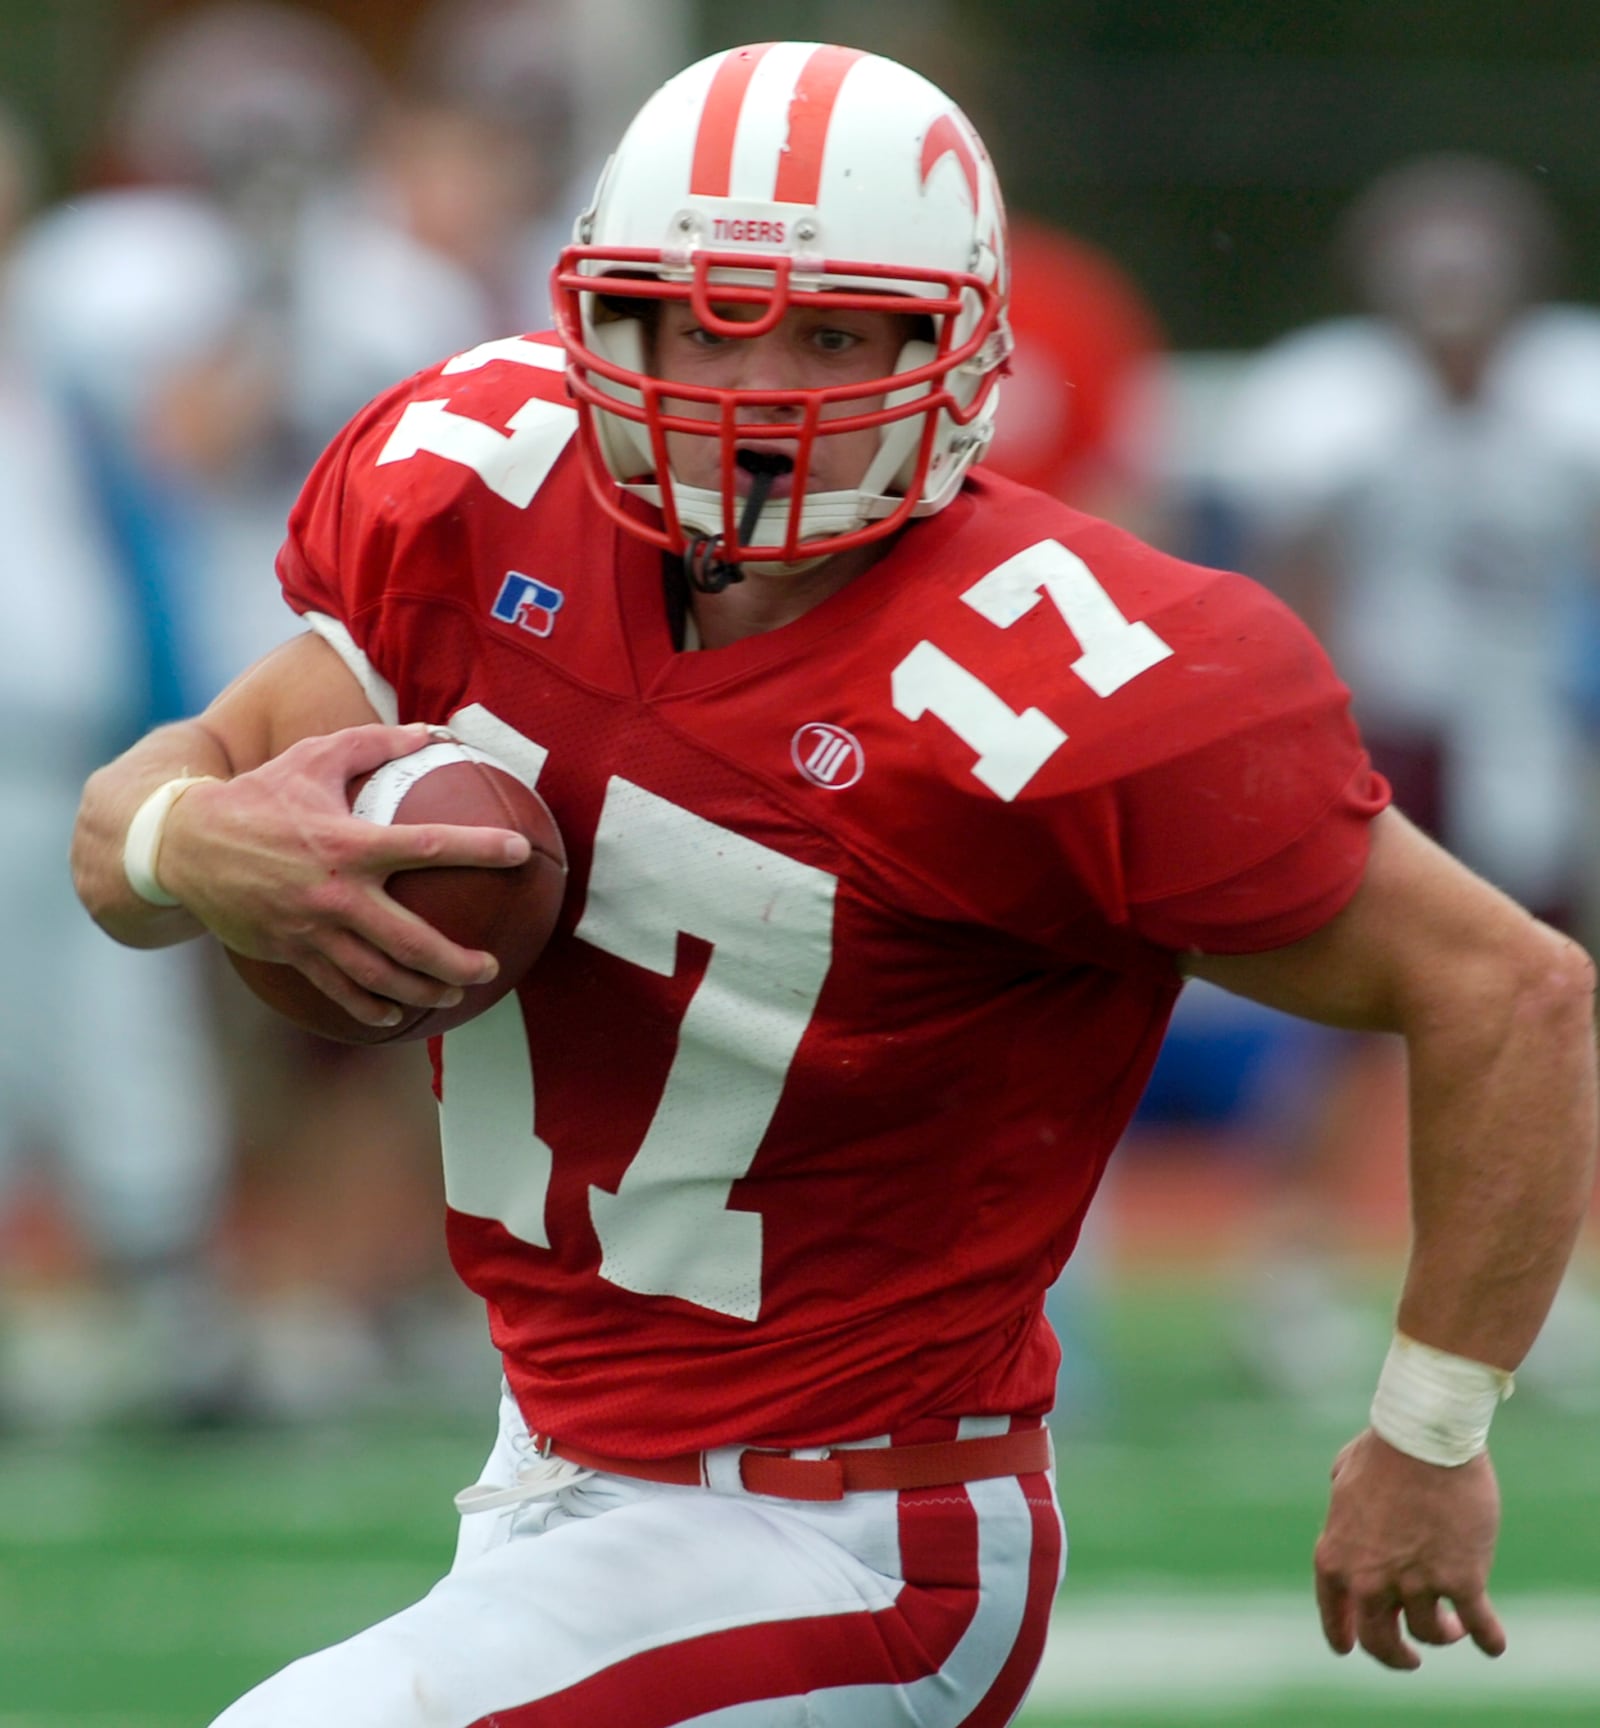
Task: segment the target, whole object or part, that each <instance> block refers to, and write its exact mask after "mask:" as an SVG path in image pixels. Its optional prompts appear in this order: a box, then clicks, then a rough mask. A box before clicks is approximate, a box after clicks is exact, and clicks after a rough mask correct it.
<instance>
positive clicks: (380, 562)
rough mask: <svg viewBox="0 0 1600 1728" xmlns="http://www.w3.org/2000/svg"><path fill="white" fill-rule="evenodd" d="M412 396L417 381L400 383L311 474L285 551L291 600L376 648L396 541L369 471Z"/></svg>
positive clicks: (343, 434) (282, 570) (349, 428)
mask: <svg viewBox="0 0 1600 1728" xmlns="http://www.w3.org/2000/svg"><path fill="white" fill-rule="evenodd" d="M410 395H411V383H410V381H408V382H407V383H405V384H401V385H397V386H396V387H395V388H394V389H393V390H391V391H389V392H387V393H386V394H385V395H383V396H380V397H378V398H376V399H375V400H374V401H373V402H371V403H369V404H368V405H367V407H365V408H364V409H363V410H362V411H361V412H360V413H359V414H357V415H356V416H355V418H354V419H352V420H351V421H350V422H349V423H348V424H347V425H346V426H345V427H344V428H343V430H342V431H340V432H339V433H338V435H337V436H336V437H335V438H334V439H333V441H332V443H330V444H329V445H328V447H327V449H325V450H324V451H323V453H322V455H321V456H320V457H319V458H318V459H317V462H316V463H315V465H314V466H313V467H312V469H311V472H310V473H309V474H308V475H307V477H306V480H305V484H304V485H303V486H302V487H301V489H300V495H299V497H298V498H297V499H296V500H295V503H294V507H293V509H292V510H291V511H290V513H289V523H288V532H287V534H286V537H285V539H284V542H283V545H282V547H281V548H280V550H279V552H278V581H279V583H280V584H281V585H282V588H283V593H284V598H285V599H286V600H287V601H288V603H289V605H290V606H291V607H292V608H293V609H294V610H295V611H296V612H298V613H300V614H301V615H302V616H303V615H305V614H307V613H320V614H323V615H325V616H327V617H330V618H335V619H337V620H338V621H339V622H340V623H341V624H343V625H344V627H345V628H346V629H347V630H348V631H349V632H350V634H351V636H352V637H353V638H354V639H355V640H356V641H357V643H358V644H359V646H360V647H361V648H362V649H363V650H364V651H366V652H367V653H369V654H370V653H371V652H372V649H373V646H374V644H373V643H372V642H371V641H370V640H369V639H368V638H369V637H370V635H371V633H372V627H373V625H374V623H375V621H376V619H377V617H378V615H379V613H380V612H381V606H382V599H383V593H384V588H385V585H386V581H387V577H388V573H389V570H390V568H391V565H392V557H391V554H392V551H393V545H394V533H393V530H392V528H391V527H389V526H388V525H387V524H386V523H385V522H384V520H383V512H382V509H381V500H375V499H374V498H373V497H372V496H371V494H372V490H373V489H372V486H371V482H370V473H371V470H372V468H373V465H374V463H375V461H376V459H377V457H378V454H379V453H380V452H381V450H382V448H383V445H384V442H385V441H386V439H387V437H388V435H389V433H390V431H391V430H392V428H393V426H394V424H395V421H396V420H397V419H398V417H399V414H400V413H401V411H402V410H403V407H404V404H405V402H406V401H407V400H408V399H409V397H410Z"/></svg>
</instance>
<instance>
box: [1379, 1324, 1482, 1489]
mask: <svg viewBox="0 0 1600 1728" xmlns="http://www.w3.org/2000/svg"><path fill="white" fill-rule="evenodd" d="M1514 1385H1515V1382H1514V1381H1513V1379H1512V1377H1511V1376H1510V1374H1508V1373H1507V1372H1506V1371H1505V1369H1503V1368H1494V1367H1491V1366H1490V1365H1489V1364H1488V1363H1487V1362H1474V1361H1471V1360H1470V1359H1469V1358H1467V1357H1465V1356H1452V1355H1450V1354H1449V1353H1448V1352H1447V1351H1444V1350H1435V1349H1434V1348H1433V1347H1432V1345H1429V1344H1419V1343H1418V1342H1417V1340H1416V1339H1415V1338H1408V1337H1407V1336H1406V1335H1405V1333H1403V1332H1396V1333H1395V1335H1394V1341H1393V1342H1392V1343H1391V1344H1390V1346H1389V1354H1388V1356H1387V1357H1386V1358H1385V1360H1384V1364H1383V1372H1382V1373H1381V1374H1380V1375H1379V1376H1378V1390H1377V1392H1376V1394H1375V1395H1374V1397H1373V1400H1372V1429H1373V1432H1374V1433H1375V1434H1377V1435H1378V1437H1379V1438H1380V1439H1383V1440H1387V1441H1388V1443H1389V1444H1390V1445H1391V1446H1393V1447H1394V1448H1395V1450H1396V1451H1397V1452H1405V1453H1407V1454H1409V1456H1411V1457H1413V1458H1420V1459H1422V1460H1423V1461H1424V1462H1425V1463H1428V1464H1444V1465H1450V1466H1454V1465H1457V1464H1466V1463H1468V1462H1470V1461H1471V1460H1472V1459H1474V1458H1476V1457H1477V1456H1478V1454H1479V1453H1480V1452H1483V1451H1485V1450H1487V1448H1488V1445H1489V1424H1490V1422H1491V1421H1492V1420H1493V1418H1494V1413H1495V1410H1496V1409H1497V1408H1498V1407H1499V1405H1500V1404H1501V1403H1502V1402H1503V1401H1504V1400H1505V1399H1507V1398H1509V1397H1510V1396H1511V1393H1512V1390H1513V1387H1514Z"/></svg>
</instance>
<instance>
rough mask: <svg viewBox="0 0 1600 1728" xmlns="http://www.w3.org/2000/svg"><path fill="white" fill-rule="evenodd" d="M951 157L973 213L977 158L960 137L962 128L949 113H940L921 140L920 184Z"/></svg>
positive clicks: (975, 206)
mask: <svg viewBox="0 0 1600 1728" xmlns="http://www.w3.org/2000/svg"><path fill="white" fill-rule="evenodd" d="M946 156H954V157H955V159H956V161H957V162H959V163H960V164H961V172H962V173H963V174H964V175H965V176H966V180H967V195H968V196H969V197H970V198H971V200H972V208H973V211H974V213H976V211H977V208H978V158H977V157H976V156H974V155H973V153H972V146H971V145H970V144H969V143H968V142H967V141H966V139H965V138H964V137H962V135H961V128H960V127H959V126H957V125H956V123H955V121H954V120H952V119H951V117H950V116H949V115H948V114H941V115H940V116H939V118H938V119H937V120H935V121H934V123H933V124H932V125H931V126H930V127H929V128H928V136H927V137H926V138H924V139H923V141H922V183H923V185H924V186H926V185H927V183H928V176H929V175H930V174H931V173H932V172H933V171H934V169H935V168H937V167H938V165H939V164H940V163H941V162H942V161H943V160H944V159H945V157H946Z"/></svg>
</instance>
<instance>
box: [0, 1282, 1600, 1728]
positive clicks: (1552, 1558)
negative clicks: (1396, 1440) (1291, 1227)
mask: <svg viewBox="0 0 1600 1728" xmlns="http://www.w3.org/2000/svg"><path fill="white" fill-rule="evenodd" d="M1109 1331H1110V1339H1111V1348H1112V1352H1113V1354H1114V1357H1115V1359H1116V1361H1117V1363H1118V1365H1119V1366H1118V1374H1117V1378H1116V1401H1115V1406H1114V1412H1113V1414H1112V1415H1111V1416H1109V1417H1108V1418H1107V1420H1106V1421H1105V1422H1103V1423H1102V1424H1099V1425H1097V1426H1096V1427H1094V1428H1093V1429H1092V1430H1091V1431H1087V1432H1083V1433H1077V1434H1074V1433H1064V1434H1062V1436H1061V1443H1060V1450H1061V1485H1062V1494H1063V1499H1064V1502H1065V1505H1066V1509H1067V1516H1068V1522H1069V1530H1070V1535H1071V1541H1072V1561H1071V1568H1070V1571H1069V1575H1068V1582H1067V1587H1066V1589H1065V1590H1064V1592H1063V1596H1062V1601H1061V1606H1060V1608H1059V1610H1058V1615H1057V1630H1056V1635H1055V1637H1054V1638H1053V1640H1052V1645H1051V1651H1050V1654H1049V1656H1048V1657H1047V1660H1046V1664H1045V1669H1044V1671H1043V1673H1042V1674H1041V1678H1040V1683H1039V1686H1038V1688H1037V1689H1036V1693H1035V1697H1034V1699H1033V1700H1032V1702H1031V1703H1030V1706H1029V1710H1028V1713H1027V1716H1026V1721H1027V1722H1028V1723H1029V1724H1032V1725H1033V1728H1049V1725H1056V1724H1059V1725H1060V1728H1067V1725H1068V1724H1072V1725H1075V1728H1076V1725H1082V1724H1091V1723H1092V1724H1104V1725H1105V1728H1177V1725H1179V1724H1226V1725H1227V1728H1267V1725H1269V1724H1270V1725H1273V1728H1278V1725H1293V1728H1355V1725H1356V1724H1361V1725H1362V1728H1388V1725H1389V1724H1406V1725H1411V1724H1416V1725H1419V1728H1447V1725H1448V1728H1480V1725H1481V1728H1488V1725H1489V1724H1491V1723H1492V1724H1497V1725H1500V1728H1558V1725H1559V1728H1568V1725H1571V1728H1576V1725H1577V1724H1580V1723H1582V1724H1587V1725H1589V1728H1593V1725H1594V1724H1595V1723H1596V1722H1600V1439H1597V1435H1596V1422H1595V1419H1594V1418H1593V1417H1590V1418H1588V1419H1583V1418H1579V1417H1576V1416H1571V1415H1560V1414H1558V1413H1556V1412H1554V1411H1552V1410H1550V1409H1548V1408H1541V1407H1539V1406H1537V1405H1536V1404H1535V1403H1534V1402H1532V1401H1527V1402H1526V1403H1524V1401H1523V1400H1521V1399H1519V1400H1518V1401H1517V1402H1516V1403H1514V1404H1513V1405H1512V1406H1510V1407H1509V1408H1508V1410H1507V1411H1506V1413H1505V1414H1504V1415H1503V1416H1502V1417H1501V1419H1500V1423H1499V1426H1498V1429H1497V1435H1496V1440H1497V1445H1496V1456H1497V1460H1498V1463H1499V1467H1500V1475H1501V1481H1502V1485H1503V1488H1504V1491H1505V1498H1506V1506H1507V1513H1506V1526H1505V1534H1504V1538H1503V1542H1502V1548H1501V1555H1500V1563H1499V1566H1498V1568H1497V1572H1496V1580H1495V1582H1496V1594H1497V1598H1498V1599H1499V1602H1500V1606H1501V1609H1502V1613H1503V1615H1504V1616H1505V1618H1506V1620H1507V1623H1508V1627H1509V1630H1510V1633H1511V1638H1512V1650H1511V1653H1510V1654H1509V1655H1508V1656H1507V1657H1506V1658H1505V1659H1504V1660H1503V1661H1502V1662H1500V1663H1497V1664H1491V1663H1489V1662H1487V1661H1486V1660H1484V1659H1483V1658H1481V1657H1479V1656H1478V1655H1477V1654H1476V1653H1475V1652H1471V1651H1461V1650H1452V1651H1447V1652H1434V1653H1431V1654H1430V1656H1429V1657H1428V1660H1427V1664H1426V1666H1425V1669H1424V1672H1423V1673H1422V1674H1421V1675H1416V1676H1391V1675H1387V1674H1384V1673H1382V1672H1380V1671H1379V1670H1378V1669H1377V1668H1376V1667H1375V1666H1374V1665H1373V1664H1371V1663H1370V1662H1368V1661H1367V1660H1366V1659H1365V1658H1359V1659H1355V1658H1352V1659H1351V1660H1350V1661H1348V1662H1343V1663H1341V1662H1338V1661H1336V1660H1334V1659H1333V1658H1332V1657H1331V1656H1329V1655H1328V1654H1327V1653H1326V1651H1325V1650H1324V1649H1323V1648H1322V1646H1321V1643H1320V1638H1319V1635H1318V1632H1317V1626H1316V1619H1315V1612H1314V1609H1313V1606H1312V1599H1311V1592H1310V1583H1309V1558H1308V1557H1309V1553H1310V1549H1311V1544H1312V1542H1313V1540H1314V1538H1315V1534H1316V1530H1317V1527H1318V1524H1319V1522H1320V1517H1321V1511H1322V1505H1323V1498H1324V1484H1325V1480H1326V1471H1327V1465H1328V1461H1329V1459H1330V1457H1331V1455H1332V1453H1333V1451H1334V1449H1335V1448H1336V1446H1337V1444H1338V1442H1339V1440H1340V1439H1341V1438H1342V1435H1341V1432H1340V1428H1339V1425H1338V1424H1337V1423H1335V1424H1333V1425H1330V1424H1328V1423H1327V1422H1313V1421H1308V1420H1306V1419H1303V1418H1302V1417H1300V1416H1298V1415H1297V1414H1295V1413H1294V1412H1291V1411H1289V1410H1287V1409H1285V1408H1284V1407H1282V1406H1279V1405H1276V1404H1273V1403H1271V1402H1267V1401H1264V1400H1262V1399H1261V1398H1259V1397H1258V1396H1255V1395H1253V1394H1251V1392H1250V1391H1249V1389H1248V1388H1247V1387H1246V1386H1244V1385H1243V1384H1242V1383H1241V1382H1240V1381H1239V1379H1238V1377H1237V1375H1236V1374H1235V1373H1234V1372H1233V1371H1232V1370H1230V1369H1229V1367H1228V1366H1227V1362H1226V1359H1225V1357H1224V1356H1223V1354H1222V1353H1221V1350H1220V1345H1219V1336H1218V1331H1217V1323H1216V1315H1215V1307H1214V1304H1212V1303H1210V1302H1209V1301H1208V1300H1207V1299H1206V1298H1205V1296H1204V1293H1203V1292H1200V1291H1197V1290H1195V1289H1192V1288H1189V1289H1182V1288H1179V1289H1168V1290H1160V1289H1154V1290H1153V1289H1151V1288H1150V1287H1148V1286H1141V1287H1140V1288H1139V1289H1137V1290H1135V1291H1131V1292H1128V1293H1125V1294H1124V1295H1123V1296H1121V1297H1119V1298H1118V1299H1117V1300H1116V1301H1115V1302H1114V1303H1113V1305H1112V1307H1111V1310H1110V1316H1109ZM491 1421H492V1410H491V1409H489V1408H488V1406H487V1404H486V1406H485V1408H484V1409H482V1410H481V1411H474V1412H470V1413H468V1414H467V1415H465V1416H461V1417H458V1416H453V1415H441V1414H440V1412H439V1411H438V1409H437V1408H433V1409H427V1408H426V1406H424V1410H423V1413H422V1414H416V1413H412V1414H409V1415H407V1414H403V1413H398V1412H397V1413H396V1414H394V1415H391V1416H386V1417H382V1418H380V1417H376V1416H373V1417H367V1418H364V1419H363V1420H361V1421H360V1422H355V1423H351V1424H349V1425H347V1426H344V1427H340V1428H337V1429H331V1430H322V1431H318V1432H314V1433H300V1434H295V1435H263V1434H250V1435H230V1436H218V1437H211V1438H203V1439H195V1440H188V1441H185V1442H183V1443H181V1444H180V1443H175V1442H173V1441H171V1440H162V1441H158V1440H154V1439H149V1438H146V1439H143V1440H140V1439H135V1438H131V1437H123V1438H120V1439H111V1438H103V1439H99V1440H95V1441H92V1442H84V1443H80V1444H75V1445H72V1446H67V1447H63V1446H61V1445H50V1446H46V1445H43V1444H41V1443H37V1442H34V1443H23V1442H12V1443H9V1444H6V1445H3V1446H0V1728H194V1725H200V1724H204V1723H205V1722H207V1721H209V1720H210V1717H211V1716H212V1715H213V1714H214V1713H215V1712H216V1711H217V1710H218V1709H220V1708H221V1706H222V1705H224V1704H225V1703H226V1702H228V1701H229V1699H231V1698H232V1697H233V1696H234V1695H235V1694H237V1693H238V1692H239V1691H241V1690H242V1689H244V1688H245V1687H246V1686H247V1685H249V1684H250V1683H251V1682H252V1681H253V1680H255V1679H256V1678H258V1677H259V1676H261V1675H262V1674H264V1673H266V1672H268V1671H269V1670H271V1669H273V1668H274V1667H276V1666H278V1665H280V1664H282V1663H283V1662H285V1661H287V1660H288V1659H290V1658H292V1657H293V1656H295V1655H297V1654H299V1653H301V1652H303V1651H305V1650H308V1649H311V1648H313V1647H315V1646H318V1645H320V1644H324V1643H327V1642H329V1641H331V1640H333V1639H337V1638H339V1637H341V1636H343V1635H345V1634H347V1633H349V1632H353V1631H355V1630H357V1629H358V1628H360V1627H361V1626H363V1625H365V1624H367V1623H368V1622H370V1621H371V1620H373V1619H375V1618H377V1617H379V1616H381V1615H383V1614H385V1613H388V1612H390V1611H391V1610H393V1609H395V1608H397V1607H399V1606H401V1605H403V1604H404V1603H406V1602H408V1601H410V1600H412V1599H414V1598H415V1597H416V1596H417V1595H419V1594H420V1593H421V1592H422V1591H423V1590H425V1589H426V1588H427V1587H428V1585H429V1584H430V1583H431V1582H432V1581H433V1580H434V1578H435V1577H436V1576H437V1575H438V1574H439V1572H440V1571H441V1570H442V1569H443V1567H444V1566H445V1565H446V1564H447V1562H448V1559H449V1555H450V1550H451V1543H452V1540H453V1525H454V1514H453V1511H452V1508H451V1504H450V1497H451V1495H452V1493H453V1492H454V1491H455V1490H456V1489H457V1488H458V1487H460V1486H462V1485H463V1484H464V1483H466V1482H468V1481H470V1480H471V1478H472V1476H473V1475H474V1473H475V1471H476V1469H477V1467H478V1464H479V1462H480V1461H481V1456H482V1454H483V1452H484V1451H485V1450H486V1447H487V1444H488V1441H489V1438H490V1423H491ZM597 1728H603V1725H597Z"/></svg>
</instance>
